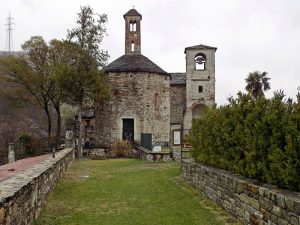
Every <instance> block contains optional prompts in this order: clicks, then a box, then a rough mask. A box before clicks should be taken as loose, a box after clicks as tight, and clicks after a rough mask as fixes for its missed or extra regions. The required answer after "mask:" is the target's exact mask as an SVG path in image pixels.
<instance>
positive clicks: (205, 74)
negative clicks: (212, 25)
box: [183, 45, 217, 134]
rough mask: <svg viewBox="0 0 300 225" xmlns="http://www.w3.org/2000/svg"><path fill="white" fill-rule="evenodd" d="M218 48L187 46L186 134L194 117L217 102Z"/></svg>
mask: <svg viewBox="0 0 300 225" xmlns="http://www.w3.org/2000/svg"><path fill="white" fill-rule="evenodd" d="M216 51H217V48H215V47H210V46H206V45H196V46H191V47H187V48H185V51H184V53H185V54H186V109H185V115H184V121H183V129H184V131H185V132H184V134H187V133H188V131H189V130H190V129H191V127H192V122H193V119H196V118H199V117H201V115H202V114H203V112H204V110H205V108H206V107H208V106H213V105H214V104H215V81H216V79H215V53H216Z"/></svg>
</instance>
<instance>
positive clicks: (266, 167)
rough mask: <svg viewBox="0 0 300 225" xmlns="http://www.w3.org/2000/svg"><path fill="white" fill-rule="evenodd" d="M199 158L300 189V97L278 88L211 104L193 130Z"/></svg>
mask: <svg viewBox="0 0 300 225" xmlns="http://www.w3.org/2000/svg"><path fill="white" fill-rule="evenodd" d="M189 139H190V142H191V144H192V146H193V152H192V154H193V156H194V157H195V159H196V160H198V161H200V162H203V163H205V164H208V165H212V166H215V167H219V168H221V169H225V170H230V171H232V172H234V173H238V174H242V175H244V176H247V177H251V178H255V179H258V180H260V181H263V182H267V183H271V184H275V185H277V186H278V187H281V188H287V189H291V190H296V191H299V190H300V102H299V99H298V101H297V102H293V101H292V100H290V99H288V100H285V99H284V94H283V92H277V93H275V94H274V97H273V98H271V99H266V98H263V97H262V98H259V99H257V100H253V99H252V98H251V97H250V96H249V95H246V94H242V93H239V94H238V97H237V98H232V97H231V98H229V103H228V104H227V105H225V106H220V107H218V108H217V107H214V108H211V109H208V110H207V111H206V112H205V113H204V115H203V117H202V118H200V119H196V120H195V121H194V122H193V126H192V129H191V132H190V135H189Z"/></svg>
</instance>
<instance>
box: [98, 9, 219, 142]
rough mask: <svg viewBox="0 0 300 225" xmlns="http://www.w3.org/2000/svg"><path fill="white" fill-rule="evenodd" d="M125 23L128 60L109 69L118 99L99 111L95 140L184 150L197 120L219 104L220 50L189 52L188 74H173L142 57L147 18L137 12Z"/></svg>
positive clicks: (125, 57)
mask: <svg viewBox="0 0 300 225" xmlns="http://www.w3.org/2000/svg"><path fill="white" fill-rule="evenodd" d="M124 20H125V54H124V55H122V56H121V57H119V58H117V59H116V60H114V61H113V62H111V63H110V64H109V65H107V66H106V67H104V68H103V70H104V72H105V75H106V78H107V81H108V82H109V84H110V85H111V90H112V94H113V97H112V99H111V100H110V101H109V102H107V103H105V104H102V105H100V106H98V108H97V110H96V113H95V133H94V137H95V138H96V141H97V143H98V144H100V145H108V144H110V143H112V142H114V141H116V140H117V139H127V140H130V141H132V142H136V143H141V142H143V140H142V139H143V135H144V136H145V135H146V136H147V135H148V137H149V135H150V137H151V139H152V142H151V143H152V146H157V145H158V146H168V147H174V146H179V145H180V144H181V141H182V139H183V138H184V136H185V135H186V134H188V131H189V129H190V128H191V126H192V121H193V119H194V118H197V117H199V116H200V115H201V113H202V112H203V109H204V108H205V107H207V106H212V105H213V104H214V103H215V52H216V50H217V48H215V47H210V46H206V45H196V46H191V47H186V48H185V50H184V53H185V55H186V73H168V72H166V71H165V70H163V69H162V68H161V67H159V66H158V65H157V64H155V63H154V62H153V61H151V60H150V59H149V58H147V57H146V56H144V55H142V48H141V46H142V45H141V43H142V42H141V21H142V15H141V14H140V13H139V12H138V11H137V10H135V9H131V10H129V11H128V12H127V13H126V14H125V15H124ZM146 136H145V137H146Z"/></svg>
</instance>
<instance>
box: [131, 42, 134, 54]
mask: <svg viewBox="0 0 300 225" xmlns="http://www.w3.org/2000/svg"><path fill="white" fill-rule="evenodd" d="M131 51H132V52H134V42H133V41H132V42H131Z"/></svg>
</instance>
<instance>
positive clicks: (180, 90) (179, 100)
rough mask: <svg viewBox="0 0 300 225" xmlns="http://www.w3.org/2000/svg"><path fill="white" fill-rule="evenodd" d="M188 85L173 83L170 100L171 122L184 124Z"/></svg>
mask: <svg viewBox="0 0 300 225" xmlns="http://www.w3.org/2000/svg"><path fill="white" fill-rule="evenodd" d="M185 90H186V87H185V84H183V85H171V90H170V101H171V112H170V113H171V124H173V123H177V124H182V122H183V113H184V109H185V106H186V93H185Z"/></svg>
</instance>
